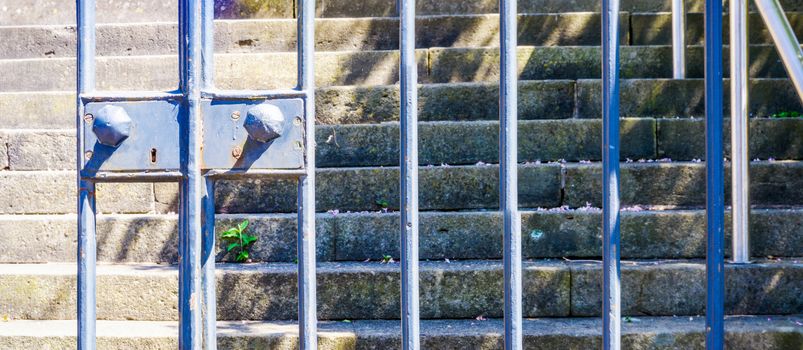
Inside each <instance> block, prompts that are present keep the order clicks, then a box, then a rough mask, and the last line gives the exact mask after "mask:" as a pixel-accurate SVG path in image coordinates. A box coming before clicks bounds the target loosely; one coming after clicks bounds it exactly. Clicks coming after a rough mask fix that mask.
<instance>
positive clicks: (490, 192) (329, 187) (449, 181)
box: [0, 161, 803, 214]
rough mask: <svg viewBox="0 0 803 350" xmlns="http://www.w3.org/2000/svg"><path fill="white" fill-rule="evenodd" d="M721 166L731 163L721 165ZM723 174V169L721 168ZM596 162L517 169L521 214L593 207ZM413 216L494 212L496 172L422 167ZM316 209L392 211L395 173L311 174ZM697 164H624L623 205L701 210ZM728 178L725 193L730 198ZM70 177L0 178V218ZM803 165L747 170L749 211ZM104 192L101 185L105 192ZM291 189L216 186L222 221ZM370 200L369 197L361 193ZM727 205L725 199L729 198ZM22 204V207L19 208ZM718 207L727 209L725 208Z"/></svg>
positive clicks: (288, 195)
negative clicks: (428, 212)
mask: <svg viewBox="0 0 803 350" xmlns="http://www.w3.org/2000/svg"><path fill="white" fill-rule="evenodd" d="M727 165H729V164H727ZM727 168H729V166H728V167H727ZM601 171H602V169H601V166H600V164H599V163H589V164H584V163H567V164H559V163H550V164H535V163H528V164H521V165H519V179H520V181H519V202H520V205H521V207H523V208H536V207H546V208H552V207H559V206H562V205H568V206H569V207H572V208H577V207H583V206H586V205H590V206H596V207H599V206H601V204H600V203H601V199H602V195H601V188H602V185H601V181H602V175H601ZM419 172H420V188H421V189H422V191H421V195H420V200H421V204H420V207H421V210H463V209H486V208H496V207H497V206H498V203H499V202H498V195H499V182H498V180H497V179H498V175H499V167H498V166H497V165H494V164H481V165H472V166H462V165H461V166H450V165H445V164H444V165H439V166H425V167H421V168H420V170H419ZM317 174H318V175H317V176H318V177H317V179H318V181H317V204H316V205H317V209H318V210H319V211H322V212H323V211H328V210H340V211H366V210H369V211H370V210H381V209H382V208H384V207H385V206H386V205H387V207H388V208H389V209H390V210H395V209H396V208H398V199H399V193H398V191H399V188H398V187H399V186H398V181H399V170H398V168H395V167H390V168H385V167H362V168H324V169H319V170H318V172H317ZM704 175H705V164H703V163H698V162H668V161H655V162H646V161H645V162H644V163H641V162H634V163H622V172H621V181H622V186H621V200H622V204H623V205H627V206H630V205H652V206H668V207H693V206H702V205H703V203H704V199H705V176H704ZM729 178H730V176H729V171H728V170H726V187H725V190H726V193H730V192H729V191H730V186H729V184H728V181H727V180H728V179H729ZM74 180H75V173H74V172H73V171H0V192H2V193H5V194H7V195H5V196H3V197H0V214H62V213H73V212H75V202H74V197H75V181H74ZM802 181H803V163H801V162H800V161H758V162H753V163H752V164H751V186H750V193H751V203H753V204H754V205H758V206H793V205H799V204H800V203H803V185H801V182H802ZM107 186H108V187H107ZM296 190H297V189H296V184H295V181H294V180H285V179H250V180H239V181H234V180H221V181H218V182H217V190H216V199H217V210H218V212H221V213H272V212H284V213H289V212H294V211H295V210H296V194H297V193H296ZM177 192H178V190H177V186H176V184H173V183H157V184H149V183H144V184H125V183H124V184H104V186H102V187H101V188H99V189H98V193H99V196H100V199H99V202H100V203H104V204H102V205H101V206H100V209H99V210H100V211H101V212H108V211H111V212H118V213H147V212H154V211H160V212H171V211H172V212H175V211H176V210H175V204H176V203H177ZM366 194H368V195H366ZM727 197H729V196H727ZM20 198H25V200H20ZM726 202H728V201H727V200H726Z"/></svg>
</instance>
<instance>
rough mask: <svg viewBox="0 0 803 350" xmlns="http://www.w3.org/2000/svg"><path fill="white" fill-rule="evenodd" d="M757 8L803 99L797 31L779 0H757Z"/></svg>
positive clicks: (802, 59) (801, 52)
mask: <svg viewBox="0 0 803 350" xmlns="http://www.w3.org/2000/svg"><path fill="white" fill-rule="evenodd" d="M754 2H755V4H756V8H758V12H759V13H760V14H761V17H762V18H763V19H764V23H765V24H766V25H767V29H768V30H769V31H770V35H771V36H772V40H773V41H774V42H775V47H776V48H777V49H778V54H779V55H780V56H781V60H782V61H783V63H784V67H786V72H787V73H788V74H789V78H790V79H792V84H794V86H795V90H797V95H798V97H800V98H801V99H803V50H801V49H800V43H799V42H798V40H797V37H795V31H794V30H793V29H792V26H791V25H790V24H789V20H788V19H787V18H786V14H785V13H784V11H783V8H782V7H781V4H780V2H779V1H778V0H755V1H754Z"/></svg>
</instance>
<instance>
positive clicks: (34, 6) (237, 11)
mask: <svg viewBox="0 0 803 350" xmlns="http://www.w3.org/2000/svg"><path fill="white" fill-rule="evenodd" d="M297 2H298V0H295V1H294V0H274V1H246V0H234V1H227V2H223V3H220V4H218V5H217V6H216V7H215V17H217V18H292V17H294V16H295V15H296V13H295V11H294V9H295V8H298V5H297ZM781 4H782V5H783V8H784V9H785V10H787V11H801V10H803V2H801V1H800V0H782V1H781ZM416 5H417V14H418V15H455V14H488V13H498V7H497V1H495V0H474V1H463V0H419V1H416ZM518 5H519V7H518V11H519V12H522V13H550V12H555V13H560V12H599V11H600V3H599V1H593V0H574V1H565V0H523V1H519V3H518ZM620 6H621V10H622V11H626V12H667V11H670V10H671V2H670V1H668V0H624V1H622V2H621V5H620ZM686 6H687V9H688V11H690V12H702V10H703V5H702V3H698V2H690V3H688V4H686ZM751 6H752V4H751ZM723 9H724V10H725V11H727V10H728V6H724V8H723ZM177 12H178V9H177V5H176V4H175V2H164V1H158V0H132V1H128V2H126V3H125V5H123V6H121V5H120V4H119V3H117V2H115V1H109V0H101V1H98V21H99V22H115V23H117V22H125V23H128V22H158V21H161V22H164V21H176V18H177ZM316 13H317V16H318V17H387V16H396V14H397V12H396V6H395V3H394V2H393V1H388V0H368V1H358V2H355V1H352V0H318V1H317V6H316ZM0 23H3V24H5V25H20V24H74V23H75V5H74V4H73V3H70V2H67V3H64V4H62V3H60V2H56V1H52V0H1V1H0Z"/></svg>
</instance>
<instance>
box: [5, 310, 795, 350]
mask: <svg viewBox="0 0 803 350" xmlns="http://www.w3.org/2000/svg"><path fill="white" fill-rule="evenodd" d="M800 322H801V318H800V317H778V316H773V317H767V318H766V319H765V318H763V317H762V318H752V317H733V318H728V319H727V320H726V321H725V327H726V336H725V346H726V347H727V348H728V349H734V350H755V349H764V350H788V349H798V348H800V346H801V345H803V332H801V331H800V328H799V327H797V328H795V324H796V323H800ZM523 325H524V327H523V333H524V348H525V349H528V350H554V349H572V350H579V349H599V348H601V347H602V337H601V335H600V332H599V330H600V329H602V324H601V322H600V321H599V320H593V319H571V320H559V319H536V320H524V324H523ZM176 327H177V324H176V323H175V322H132V321H128V322H115V321H100V322H98V346H99V348H101V349H121V350H122V349H126V350H127V349H149V350H156V349H165V350H170V349H175V348H176V347H177V346H178V341H177V339H176V338H177V337H176V333H177V332H176ZM318 327H319V333H318V348H319V349H321V350H358V349H399V344H400V343H401V335H400V334H399V322H398V321H353V322H321V323H319V326H318ZM704 327H705V324H704V319H703V318H701V317H689V318H686V317H683V318H673V317H644V318H635V319H632V320H631V322H625V323H624V324H623V326H622V345H623V347H624V348H625V349H632V350H669V349H672V350H678V349H683V350H686V349H688V350H691V349H704V348H705V336H704V333H703V329H704ZM217 329H218V347H219V348H222V349H237V350H239V349H274V350H293V349H297V347H298V327H297V326H296V325H295V324H292V323H267V322H218V324H217ZM43 330H45V331H43ZM75 333H76V331H75V322H74V321H13V322H9V323H6V324H5V327H3V328H2V329H0V347H4V348H15V347H16V348H24V349H46V348H51V349H61V348H70V347H73V346H74V345H75ZM503 333H504V332H503V324H502V321H501V320H498V319H497V320H495V319H489V320H484V321H475V320H447V321H423V322H422V323H421V346H422V348H425V349H454V350H458V349H459V350H464V349H468V350H491V349H502V347H503V344H504V341H503ZM121 334H125V335H126V336H121Z"/></svg>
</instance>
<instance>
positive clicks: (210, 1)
mask: <svg viewBox="0 0 803 350" xmlns="http://www.w3.org/2000/svg"><path fill="white" fill-rule="evenodd" d="M201 7H202V9H201V16H202V19H201V36H202V40H203V45H202V46H203V48H202V49H201V57H202V62H201V65H202V66H203V68H202V69H203V73H202V75H203V78H202V81H203V83H202V84H201V88H202V89H211V88H212V87H214V79H215V64H214V62H215V23H214V19H215V1H214V0H203V4H202V5H201Z"/></svg>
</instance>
